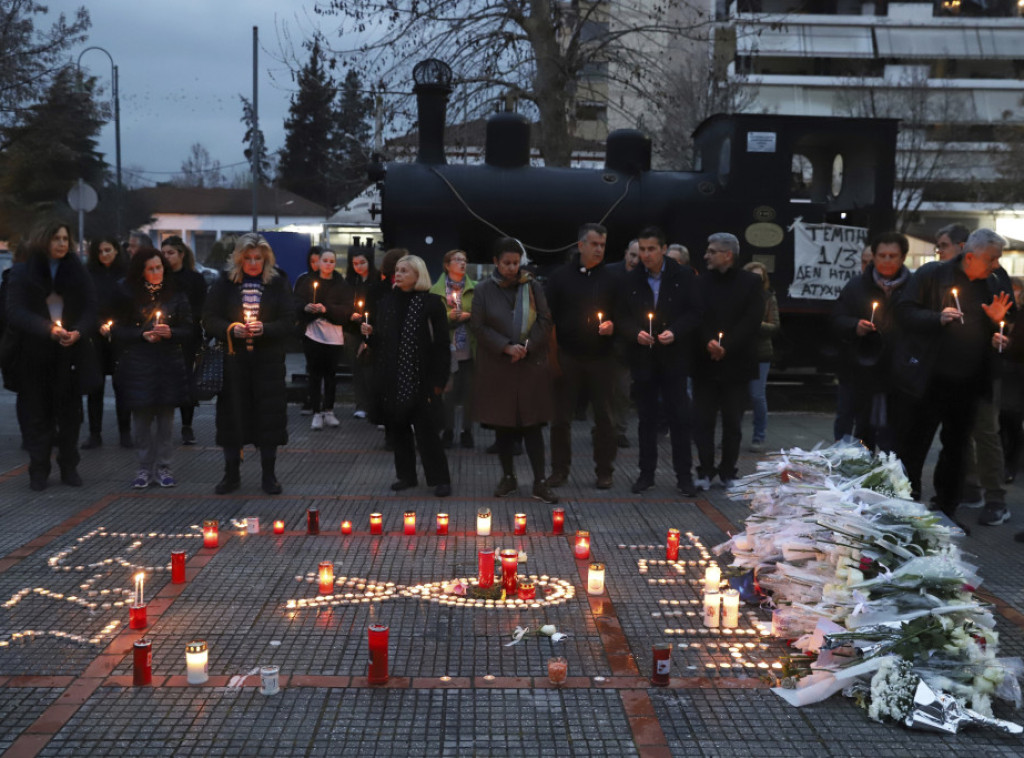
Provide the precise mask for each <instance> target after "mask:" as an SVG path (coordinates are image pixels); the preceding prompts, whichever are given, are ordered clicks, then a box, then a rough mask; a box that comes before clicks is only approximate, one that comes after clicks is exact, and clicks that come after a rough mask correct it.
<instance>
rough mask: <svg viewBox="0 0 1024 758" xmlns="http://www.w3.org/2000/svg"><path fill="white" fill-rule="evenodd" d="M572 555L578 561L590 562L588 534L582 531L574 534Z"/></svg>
mask: <svg viewBox="0 0 1024 758" xmlns="http://www.w3.org/2000/svg"><path fill="white" fill-rule="evenodd" d="M573 553H574V554H575V555H576V560H578V561H587V560H590V532H585V531H582V530H580V531H578V532H576V543H575V546H574V547H573Z"/></svg>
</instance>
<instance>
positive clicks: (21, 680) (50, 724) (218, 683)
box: [0, 467, 1024, 758]
mask: <svg viewBox="0 0 1024 758" xmlns="http://www.w3.org/2000/svg"><path fill="white" fill-rule="evenodd" d="M25 470H27V467H19V469H16V470H14V471H11V472H8V473H7V474H5V475H4V477H5V478H9V477H12V476H17V475H19V474H21V473H24V471H25ZM131 496H132V495H131V494H130V493H116V494H109V495H106V496H104V497H102V498H100V499H99V500H98V501H96V503H94V504H93V505H91V506H89V507H87V508H84V509H83V510H81V511H79V512H77V513H76V514H74V515H73V516H71V517H70V518H68V519H66V520H65V521H63V522H62V523H61V524H58V525H57V526H55V527H53V528H52V529H50V530H48V531H47V532H45V533H44V534H42V535H40V536H38V537H36V538H34V539H32V540H31V541H29V542H27V543H26V544H25V545H22V546H21V547H19V548H17V549H15V550H13V551H11V552H10V553H8V554H7V555H6V556H4V557H3V558H0V574H2V573H4V572H6V571H8V570H9V569H11V568H13V567H14V566H16V565H17V564H19V563H20V562H21V561H23V560H24V559H25V558H27V557H29V556H31V555H33V554H35V553H36V552H38V551H39V550H41V549H43V548H45V547H46V546H48V545H49V544H50V543H51V542H53V541H54V540H56V539H57V538H59V537H61V536H63V535H64V534H67V533H68V532H69V531H71V530H72V529H73V528H74V527H76V526H77V525H78V524H80V523H82V522H83V521H85V520H86V519H88V518H91V517H93V516H95V515H96V514H97V513H99V512H101V511H102V510H103V509H105V508H106V507H107V506H108V505H110V504H111V503H113V502H115V501H117V500H120V499H122V498H125V497H131ZM181 496H182V497H187V495H184V493H182V494H181ZM237 497H249V496H247V495H238V496H237ZM292 497H293V498H302V499H308V498H309V496H308V495H303V496H298V495H296V496H292ZM370 497H371V496H362V495H355V496H347V495H336V496H322V495H321V496H318V497H317V499H319V500H366V499H370ZM282 499H287V498H282ZM375 499H378V500H380V499H385V500H402V499H412V498H403V497H402V496H392V497H385V498H380V497H376V498H375ZM696 505H697V507H698V508H699V509H700V510H701V512H702V513H703V514H704V515H705V516H707V517H708V518H709V519H710V520H711V521H712V522H713V523H714V524H715V526H717V527H718V528H719V529H721V530H722V531H723V532H726V533H734V532H736V531H739V529H737V527H736V525H734V524H733V523H732V522H731V521H730V520H729V519H728V518H727V517H726V516H725V515H724V514H723V513H722V512H721V511H719V510H718V508H716V507H715V506H714V505H713V504H712V503H710V502H708V501H707V500H706V499H703V498H699V499H697V500H696ZM262 534H263V535H265V536H280V535H273V534H272V533H270V532H269V531H264V532H263V533H262ZM284 534H285V535H292V536H298V535H306V532H305V531H287V532H285V533H284ZM323 534H324V536H332V535H333V534H334V530H324V532H323ZM359 534H369V532H363V531H353V535H359ZM473 534H475V532H469V531H465V532H461V531H459V532H456V531H453V532H451V534H450V536H453V537H455V536H472V535H473ZM387 535H391V536H400V535H402V532H400V531H391V532H385V533H384V535H382V536H387ZM506 535H507V536H512V534H511V533H510V532H492V536H495V537H501V536H506ZM552 536H554V535H552ZM232 537H233V535H232V534H231V533H230V532H229V531H225V532H223V533H222V534H221V537H220V545H219V547H217V548H212V549H211V548H202V549H201V551H200V552H198V553H197V554H196V555H194V556H193V557H192V558H191V559H189V561H188V563H187V564H186V582H185V584H170V583H168V584H166V585H164V587H163V588H162V589H161V590H160V591H159V592H158V593H157V594H156V596H155V597H154V598H153V599H152V600H151V601H150V602H149V603H148V604H147V613H148V621H149V624H150V625H152V624H154V623H155V622H156V621H158V620H159V619H160V617H161V616H162V615H163V614H164V613H165V612H166V611H167V610H168V609H169V608H170V606H171V605H172V603H173V602H174V600H175V599H176V598H177V597H178V596H179V595H180V594H181V593H182V592H183V591H184V589H185V588H186V587H187V586H188V583H189V582H191V581H193V580H194V579H195V577H196V576H197V575H198V573H199V572H200V571H201V570H202V568H203V567H204V566H206V565H207V564H208V563H209V562H210V561H211V560H212V559H213V558H214V556H215V555H216V554H217V552H218V551H219V550H220V549H221V548H222V547H223V546H224V545H225V544H227V543H228V542H229V541H230V540H231V539H232ZM566 539H567V541H569V544H570V549H571V547H572V537H571V536H570V535H566ZM589 563H590V562H589V561H577V571H578V573H579V577H580V583H581V584H582V586H583V587H584V588H586V586H587V570H588V565H589ZM978 594H979V597H981V598H982V599H983V600H985V601H986V602H989V603H991V604H992V605H993V606H994V607H995V609H996V610H997V611H998V612H999V614H1000V615H1001V616H1003V618H1005V619H1006V620H1007V621H1009V622H1010V623H1011V624H1014V625H1015V626H1017V627H1019V628H1021V629H1024V614H1022V613H1020V612H1019V611H1017V610H1016V609H1014V608H1013V607H1011V606H1010V605H1009V604H1008V603H1006V602H1005V601H1004V600H1002V599H1001V598H999V597H997V596H995V595H992V594H990V593H987V592H979V593H978ZM587 599H588V601H589V604H590V609H591V612H592V613H593V615H594V619H595V622H596V625H597V629H598V634H599V636H600V639H601V644H602V647H603V649H604V653H605V656H606V658H607V660H608V664H609V667H610V669H611V672H612V675H611V676H610V677H600V678H598V679H596V680H595V679H594V678H591V677H568V678H567V680H566V682H565V684H564V685H560V688H562V689H589V688H594V689H607V690H618V691H619V696H620V698H621V700H622V705H623V708H624V711H625V715H626V718H627V720H628V721H629V725H630V729H631V731H632V736H633V741H634V744H635V746H636V748H637V751H638V754H639V755H640V756H641V758H665V757H666V756H671V752H670V749H669V745H668V741H667V739H666V737H665V733H664V731H663V729H662V726H661V723H660V722H659V720H658V717H657V713H656V711H655V709H654V704H653V703H652V702H651V698H650V696H649V695H648V688H650V687H651V684H650V682H649V681H648V680H647V679H646V678H645V677H642V676H640V671H639V668H638V667H637V665H636V660H635V659H634V657H633V655H632V653H631V652H630V648H629V643H628V640H627V639H626V635H625V632H624V631H623V629H622V626H621V624H620V623H619V619H618V616H617V614H616V611H615V607H614V604H613V603H612V601H611V599H610V598H609V597H607V595H602V596H593V595H588V596H587ZM145 635H146V630H134V629H129V628H127V626H126V627H125V628H124V629H123V630H122V631H121V632H120V633H119V634H118V635H117V636H116V637H114V638H113V639H112V640H111V642H110V643H109V644H108V645H107V646H106V648H104V649H103V650H102V651H101V652H100V653H99V655H97V657H96V658H95V660H93V661H92V663H90V664H89V666H88V667H86V669H85V671H83V673H82V674H81V675H80V676H0V687H3V688H37V687H46V688H60V689H63V690H64V692H63V693H62V694H61V695H60V696H59V697H58V698H57V700H56V702H54V703H52V704H51V705H50V706H48V707H47V708H46V710H45V711H44V712H43V713H42V715H41V716H39V718H38V719H36V721H35V722H33V723H32V724H31V725H30V726H29V727H28V728H27V729H25V731H24V732H23V733H22V734H21V735H19V736H18V738H17V739H16V740H15V741H14V742H13V744H12V745H11V746H10V748H8V750H7V751H6V752H5V753H4V754H3V758H33V757H34V756H36V755H38V754H39V753H40V752H41V751H42V750H43V749H44V748H45V747H46V745H47V744H48V743H49V742H50V740H51V739H52V738H53V737H54V735H56V734H57V733H58V732H59V731H60V730H61V729H62V728H63V727H64V726H65V725H67V723H68V722H69V721H70V720H71V718H72V717H73V716H74V715H75V713H76V712H77V711H78V710H79V708H80V707H81V706H82V705H84V704H85V702H86V701H87V700H88V699H89V698H90V697H91V696H92V695H93V693H95V692H96V690H98V689H99V688H100V687H131V686H133V683H132V677H131V676H126V675H118V676H115V675H113V671H115V670H116V669H117V667H118V666H119V665H120V664H121V662H122V661H123V660H124V658H125V656H126V655H128V654H129V653H131V652H132V646H133V645H134V643H135V641H136V640H138V639H141V638H142V637H144V636H145ZM231 679H232V677H229V676H210V678H209V680H208V681H207V683H206V684H205V685H201V686H205V687H212V688H217V687H226V686H227V685H228V682H229V681H230V680H231ZM259 685H260V682H259V677H258V676H252V677H249V678H248V679H247V680H246V683H245V684H244V686H245V687H249V688H254V687H258V686H259ZM152 686H153V687H195V686H196V685H189V684H188V682H187V678H186V677H185V676H181V675H171V676H167V675H157V674H154V675H153V681H152ZM280 686H281V687H282V688H286V687H321V688H335V689H344V688H368V687H370V686H371V685H369V683H368V682H367V679H366V677H365V676H314V675H300V674H295V675H287V674H283V675H281V677H280ZM763 686H764V685H763V683H762V682H761V680H759V679H756V678H750V677H743V678H739V677H716V678H714V679H711V678H709V677H701V676H694V677H672V679H671V680H670V683H669V685H668V686H667V687H666V688H665V689H677V690H686V689H706V688H713V689H759V688H762V687H763ZM555 687H556V686H555V685H552V684H551V683H550V682H549V681H548V680H547V678H546V677H488V678H484V677H472V678H471V677H451V678H448V679H446V680H441V679H440V678H437V677H391V679H390V680H389V681H388V683H387V684H385V685H373V689H400V690H401V689H413V690H428V689H435V690H436V689H442V690H444V689H447V690H466V689H554V688H555Z"/></svg>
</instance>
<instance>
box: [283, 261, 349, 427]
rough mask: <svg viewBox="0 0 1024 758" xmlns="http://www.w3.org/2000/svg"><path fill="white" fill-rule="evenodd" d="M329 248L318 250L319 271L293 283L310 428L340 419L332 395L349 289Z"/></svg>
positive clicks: (342, 341) (333, 422)
mask: <svg viewBox="0 0 1024 758" xmlns="http://www.w3.org/2000/svg"><path fill="white" fill-rule="evenodd" d="M335 262H336V259H335V256H334V252H333V251H331V250H323V251H321V253H320V261H319V264H318V265H319V269H320V270H319V273H318V274H317V276H316V277H306V278H304V279H302V280H301V281H299V282H296V284H295V303H296V308H297V316H298V319H299V324H300V325H301V326H302V327H303V333H302V348H303V351H304V352H305V354H306V370H307V371H308V372H309V373H308V376H309V402H310V405H311V407H312V409H313V422H312V423H311V424H310V428H311V429H313V430H314V431H319V430H320V429H323V428H324V426H325V425H326V426H330V427H336V426H338V425H339V424H340V423H341V422H339V421H338V417H337V416H335V415H334V397H335V392H336V388H337V384H338V378H337V369H338V358H339V357H340V356H341V350H342V346H343V345H344V344H345V333H344V325H345V324H346V323H348V321H349V319H350V317H351V316H352V288H351V287H350V286H349V285H348V282H346V281H345V279H344V278H343V277H342V276H341V274H339V273H338V272H337V271H335V270H334V267H335Z"/></svg>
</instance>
